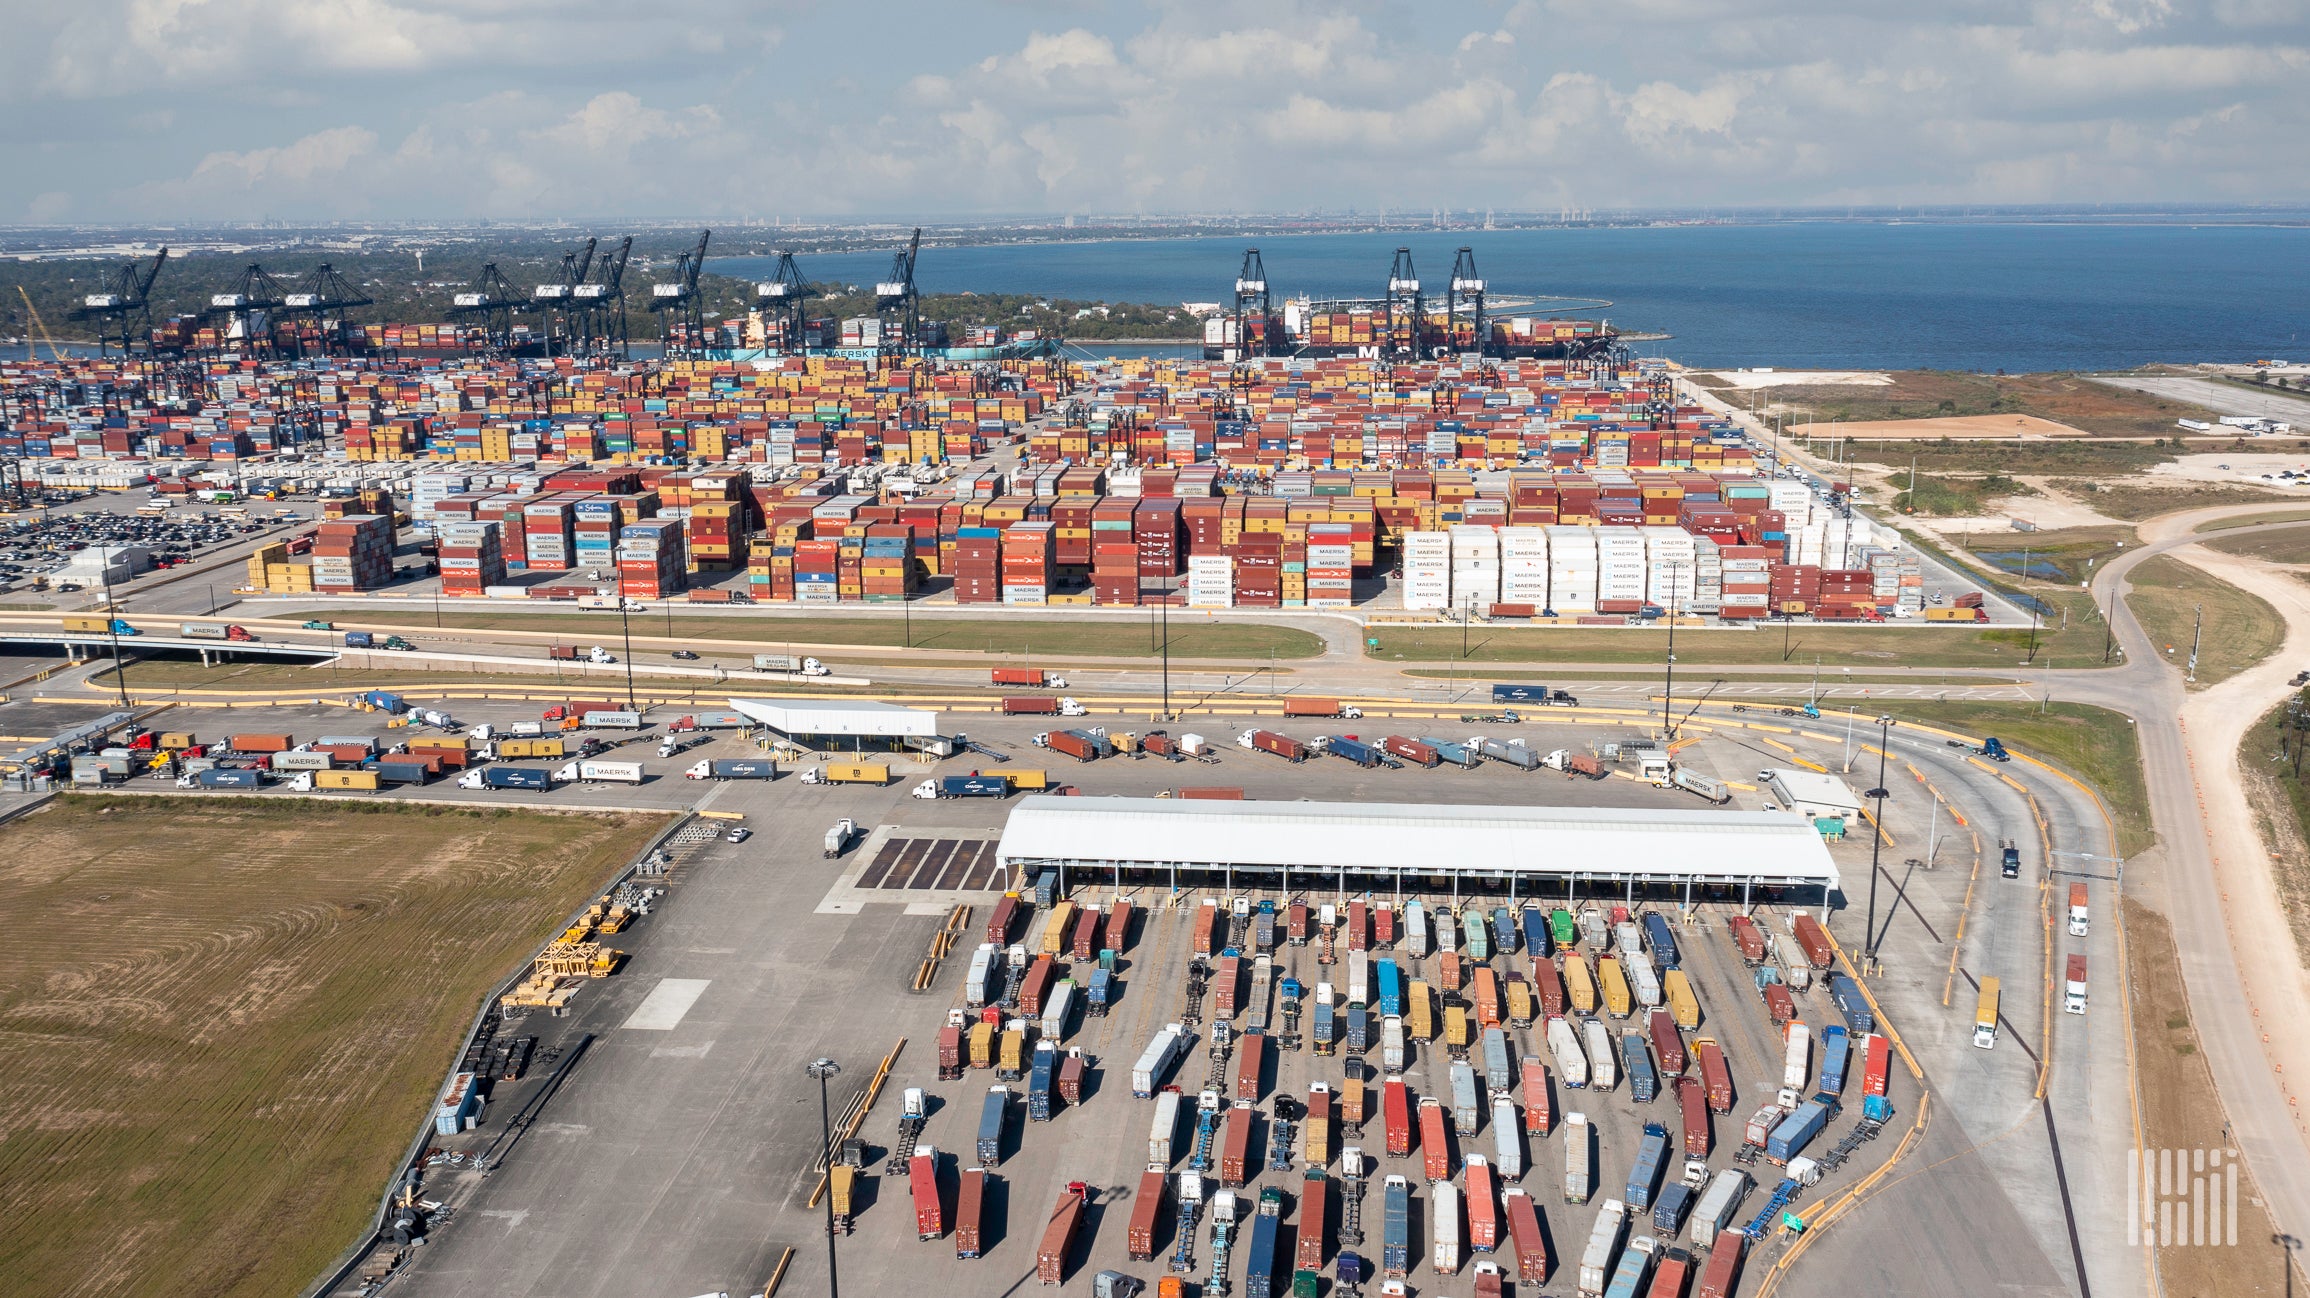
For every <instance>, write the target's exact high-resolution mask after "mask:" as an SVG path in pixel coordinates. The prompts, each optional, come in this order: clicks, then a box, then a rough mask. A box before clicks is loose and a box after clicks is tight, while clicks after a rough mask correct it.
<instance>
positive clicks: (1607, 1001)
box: [1596, 956, 1632, 1019]
mask: <svg viewBox="0 0 2310 1298" xmlns="http://www.w3.org/2000/svg"><path fill="white" fill-rule="evenodd" d="M1596 975H1597V980H1598V981H1599V982H1601V983H1603V984H1604V1012H1605V1013H1607V1014H1610V1015H1611V1016H1612V1017H1614V1018H1616V1019H1624V1018H1627V1017H1628V1010H1629V1006H1630V1004H1631V1002H1632V998H1631V997H1630V996H1629V994H1628V977H1627V975H1625V974H1623V973H1621V972H1620V961H1618V960H1616V959H1614V958H1612V957H1611V956H1600V957H1598V958H1597V961H1596Z"/></svg>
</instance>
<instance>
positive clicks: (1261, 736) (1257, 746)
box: [1235, 730, 1308, 762]
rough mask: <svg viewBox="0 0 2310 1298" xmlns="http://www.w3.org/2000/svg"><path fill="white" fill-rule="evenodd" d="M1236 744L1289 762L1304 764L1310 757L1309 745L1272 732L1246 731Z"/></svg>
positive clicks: (1237, 739) (1238, 737)
mask: <svg viewBox="0 0 2310 1298" xmlns="http://www.w3.org/2000/svg"><path fill="white" fill-rule="evenodd" d="M1235 743H1236V746H1237V747H1239V748H1246V749H1249V750H1251V751H1253V752H1259V753H1273V754H1275V755H1276V756H1277V757H1280V758H1282V759H1283V760H1285V761H1287V762H1304V761H1306V760H1307V756H1308V754H1307V745H1305V744H1303V743H1301V742H1299V741H1298V740H1296V739H1294V738H1292V737H1291V736H1289V735H1279V734H1277V733H1276V732H1274V731H1272V730H1246V731H1244V732H1243V733H1242V734H1240V735H1238V736H1236V739H1235Z"/></svg>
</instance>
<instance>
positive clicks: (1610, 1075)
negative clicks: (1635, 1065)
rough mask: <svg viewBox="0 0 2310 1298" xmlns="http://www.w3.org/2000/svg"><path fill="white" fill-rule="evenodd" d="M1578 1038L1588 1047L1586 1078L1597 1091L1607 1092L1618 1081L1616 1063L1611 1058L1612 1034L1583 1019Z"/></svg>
mask: <svg viewBox="0 0 2310 1298" xmlns="http://www.w3.org/2000/svg"><path fill="white" fill-rule="evenodd" d="M1580 1037H1581V1040H1582V1042H1583V1043H1585V1044H1586V1045H1587V1047H1588V1077H1589V1081H1590V1084H1591V1085H1592V1086H1593V1087H1594V1088H1595V1089H1597V1090H1599V1091H1609V1090H1611V1089H1612V1086H1613V1083H1615V1082H1616V1081H1618V1080H1619V1071H1618V1067H1619V1065H1618V1061H1616V1060H1615V1059H1614V1058H1613V1045H1612V1032H1611V1030H1610V1029H1609V1028H1606V1027H1605V1026H1604V1025H1603V1024H1602V1023H1599V1022H1597V1021H1596V1020H1595V1019H1583V1020H1581V1023H1580Z"/></svg>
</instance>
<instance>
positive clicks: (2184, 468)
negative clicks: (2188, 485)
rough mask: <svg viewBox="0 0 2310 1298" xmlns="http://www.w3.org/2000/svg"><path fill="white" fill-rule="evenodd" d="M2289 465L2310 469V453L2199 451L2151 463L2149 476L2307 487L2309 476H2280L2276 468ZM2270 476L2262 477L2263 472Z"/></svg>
mask: <svg viewBox="0 0 2310 1298" xmlns="http://www.w3.org/2000/svg"><path fill="white" fill-rule="evenodd" d="M2284 469H2292V470H2294V471H2295V472H2296V473H2310V455H2304V454H2303V453H2301V452H2300V451H2296V452H2293V453H2292V454H2284V455H2281V454H2275V453H2272V452H2267V451H2260V452H2257V451H2223V452H2208V453H2206V454H2203V455H2184V456H2181V457H2179V458H2177V459H2175V460H2174V461H2172V462H2171V463H2168V464H2159V465H2154V466H2152V467H2151V469H2150V471H2149V476H2151V477H2157V478H2186V479H2188V480H2190V481H2192V482H2219V483H2223V484H2225V485H2229V486H2254V487H2263V488H2267V489H2269V490H2273V491H2277V490H2284V489H2286V488H2289V487H2294V488H2298V489H2303V490H2310V479H2306V478H2280V477H2277V476H2275V475H2276V474H2277V473H2278V472H2279V471H2281V470H2284ZM2265 473H2267V474H2271V475H2273V476H2271V477H2269V478H2264V477H2263V476H2262V475H2263V474H2265Z"/></svg>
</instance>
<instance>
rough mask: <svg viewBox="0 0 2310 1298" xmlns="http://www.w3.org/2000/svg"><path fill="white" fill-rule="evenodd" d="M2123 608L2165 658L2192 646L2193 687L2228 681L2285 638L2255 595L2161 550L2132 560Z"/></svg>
mask: <svg viewBox="0 0 2310 1298" xmlns="http://www.w3.org/2000/svg"><path fill="white" fill-rule="evenodd" d="M2127 580H2128V582H2129V583H2130V584H2131V587H2132V589H2131V590H2129V591H2128V592H2127V593H2126V607H2128V608H2131V609H2132V610H2133V611H2134V617H2135V619H2136V620H2138V621H2140V623H2141V624H2142V630H2144V631H2146V632H2148V633H2149V636H2150V641H2151V643H2152V644H2154V645H2155V646H2156V647H2157V650H2158V653H2159V654H2160V656H2162V657H2164V658H2165V659H2166V661H2168V662H2171V663H2176V664H2186V663H2187V662H2188V661H2189V659H2190V648H2191V645H2192V644H2193V642H2194V643H2195V644H2196V645H2197V649H2198V679H2197V688H2199V689H2204V688H2205V687H2206V686H2208V685H2211V684H2213V683H2214V682H2216V681H2222V680H2228V679H2229V678H2230V677H2232V676H2235V675H2237V674H2238V673H2239V672H2242V671H2244V670H2246V669H2247V668H2248V667H2251V666H2253V665H2254V664H2255V663H2258V662H2260V661H2262V660H2263V659H2264V658H2267V657H2269V656H2270V655H2271V654H2274V653H2276V652H2278V647H2279V646H2280V645H2281V644H2284V643H2285V639H2286V623H2285V620H2284V619H2282V618H2280V617H2279V616H2278V610H2276V609H2274V608H2272V607H2270V605H2269V603H2268V602H2267V601H2265V600H2264V599H2263V598H2262V597H2261V596H2259V595H2255V594H2252V593H2250V592H2248V591H2243V590H2240V589H2238V588H2237V587H2236V586H2233V585H2231V584H2230V583H2228V582H2226V581H2223V580H2222V579H2221V578H2219V577H2215V576H2212V575H2210V574H2208V573H2206V572H2205V571H2203V570H2202V569H2198V568H2193V567H2191V566H2190V565H2188V564H2186V563H2184V562H2182V561H2181V560H2180V559H2176V558H2174V557H2173V556H2171V555H2164V554H2161V555H2159V556H2157V557H2156V558H2154V559H2145V560H2143V561H2142V562H2140V563H2138V564H2136V565H2134V569H2133V571H2132V572H2130V573H2128V574H2127Z"/></svg>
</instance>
